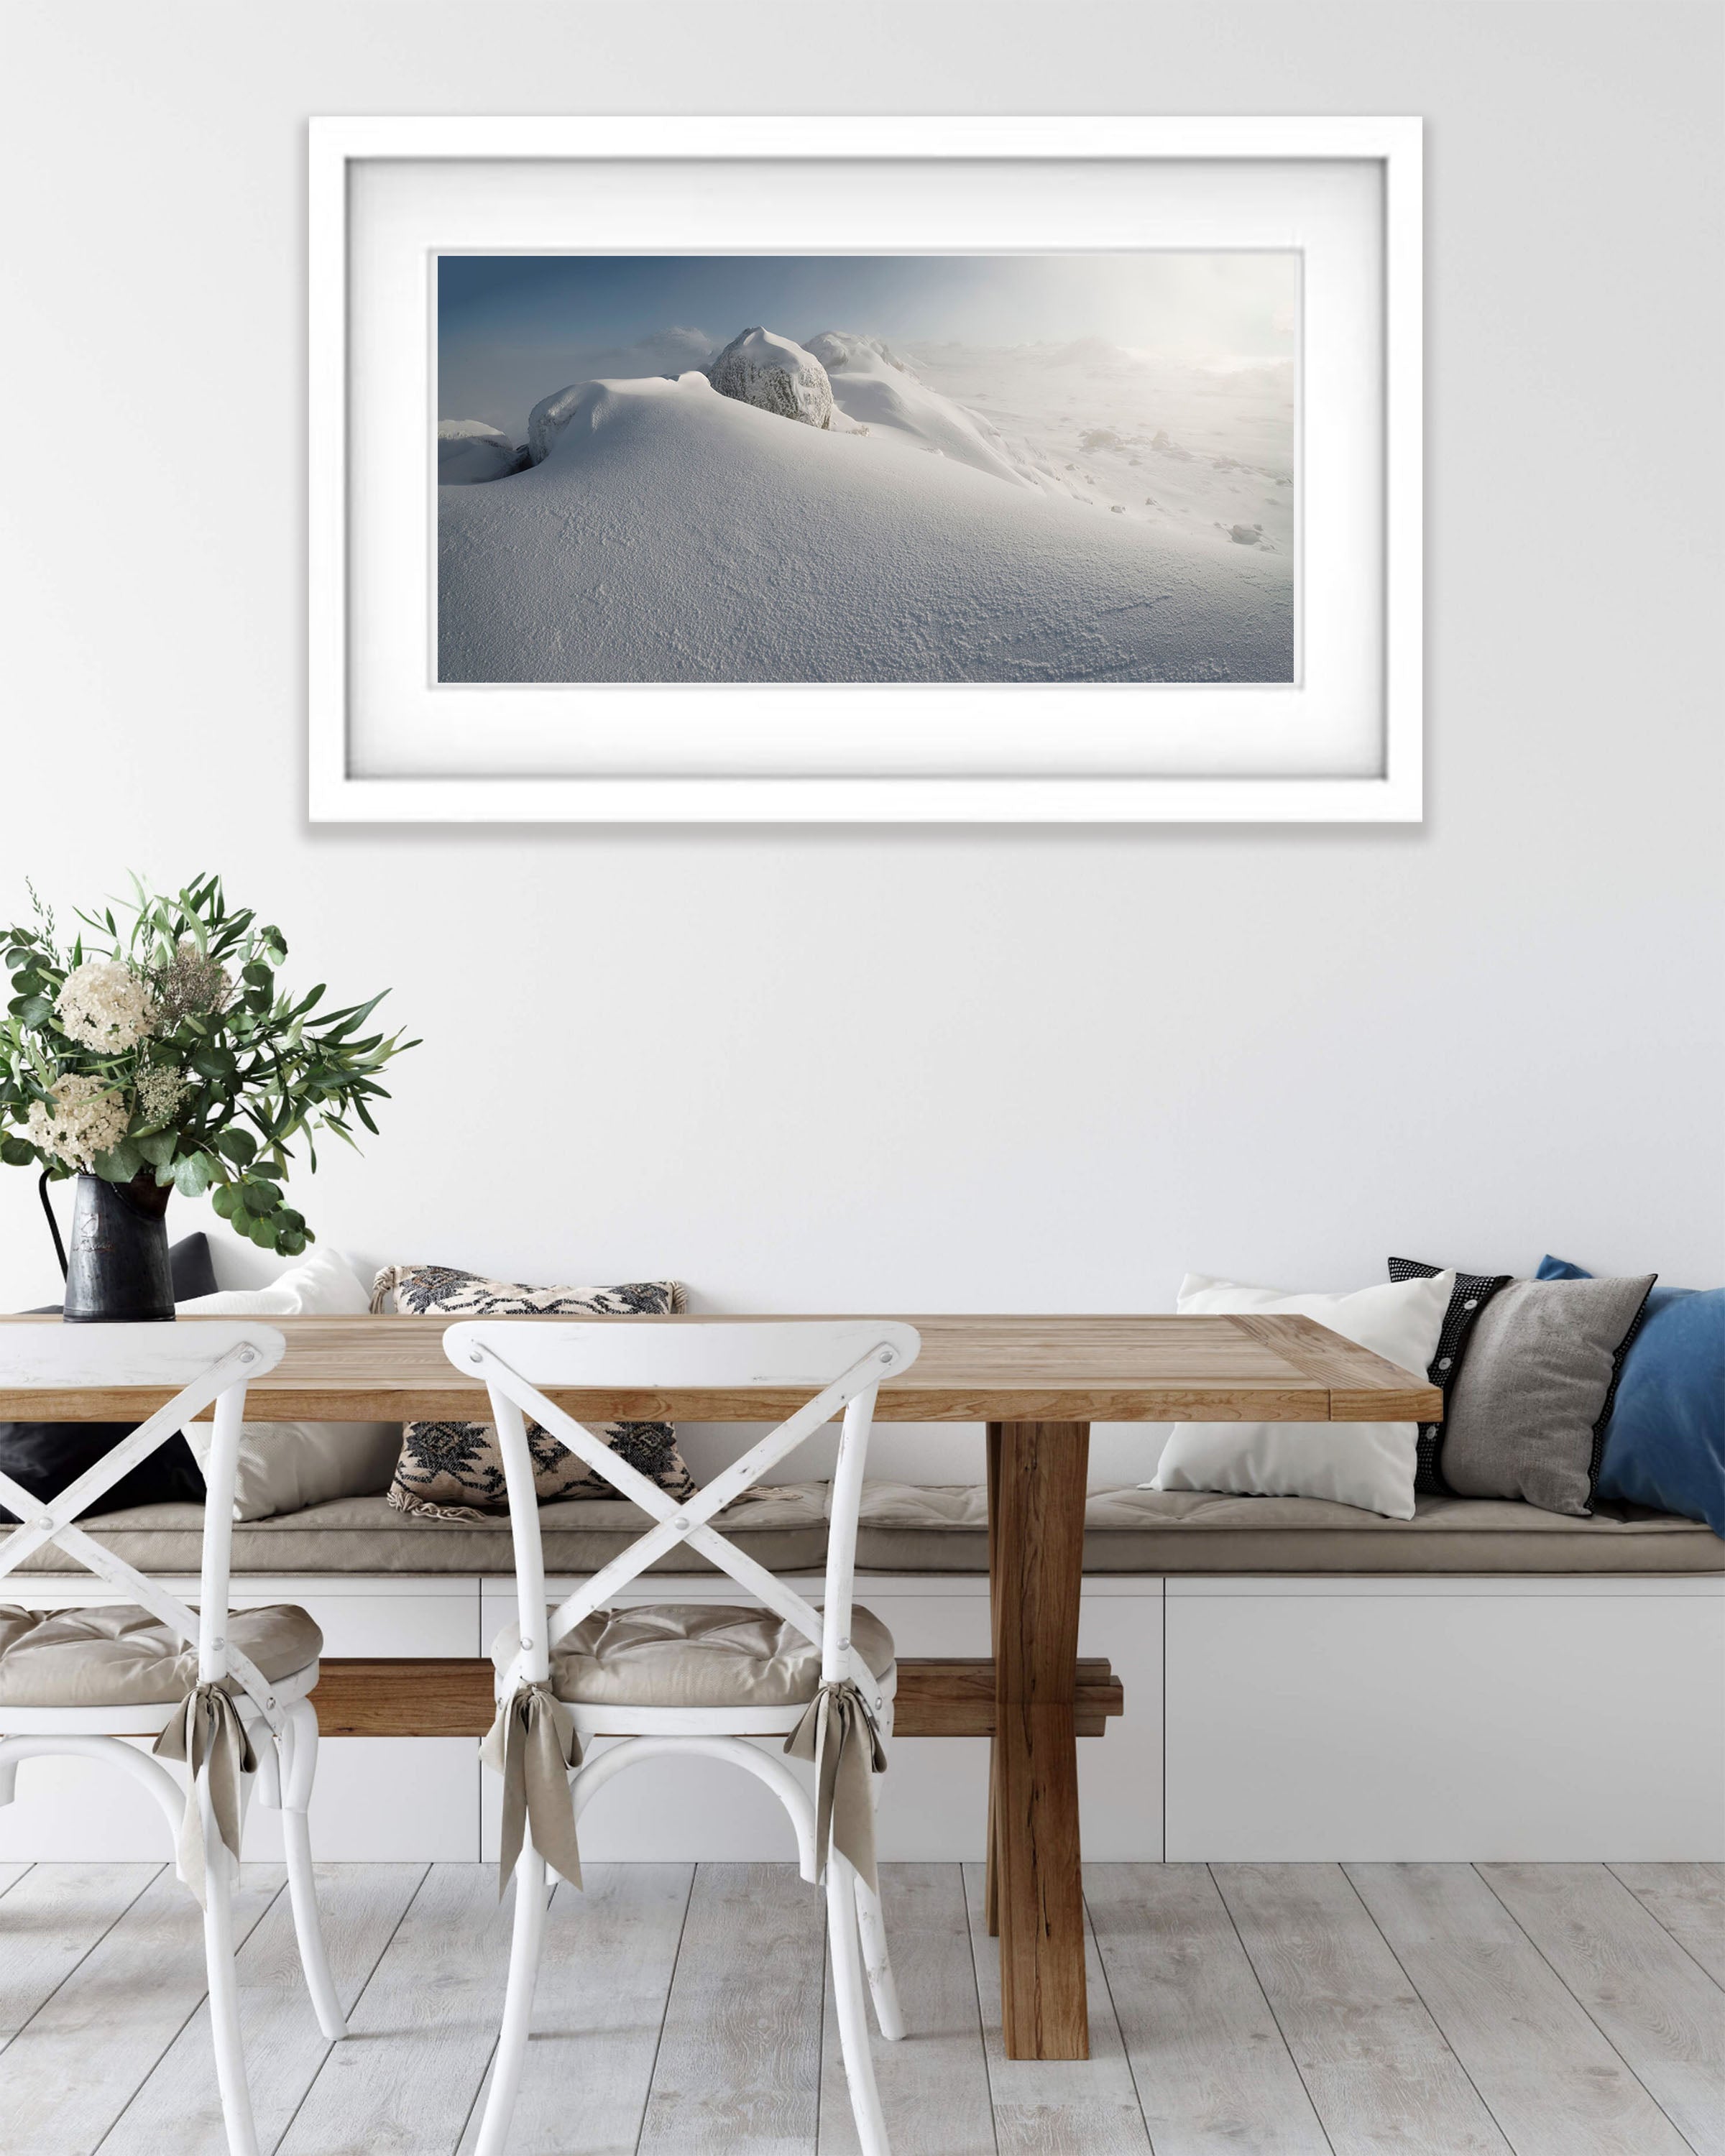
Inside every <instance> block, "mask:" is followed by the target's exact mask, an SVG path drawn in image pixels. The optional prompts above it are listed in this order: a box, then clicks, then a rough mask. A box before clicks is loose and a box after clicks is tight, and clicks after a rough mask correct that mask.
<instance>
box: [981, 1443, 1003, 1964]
mask: <svg viewBox="0 0 1725 2156" xmlns="http://www.w3.org/2000/svg"><path fill="white" fill-rule="evenodd" d="M999 1517H1000V1425H999V1423H998V1422H991V1423H990V1424H988V1613H989V1615H988V1621H989V1626H990V1631H989V1639H988V1651H989V1653H990V1654H991V1655H999V1652H1000V1637H999V1633H998V1632H996V1631H995V1630H993V1626H994V1625H995V1624H996V1623H997V1622H998V1620H997V1619H996V1617H995V1614H994V1613H995V1611H997V1610H998V1609H999V1607H1000V1597H999V1592H998V1587H999V1581H998V1577H997V1573H998V1565H997V1559H998V1555H999V1547H1000V1542H999V1536H998V1535H997V1534H996V1533H995V1532H994V1522H995V1521H996V1520H998V1519H999ZM998 1666H999V1665H998V1664H997V1667H998ZM998 1758H999V1748H998V1747H997V1746H996V1744H995V1742H994V1739H993V1738H992V1737H991V1738H989V1739H988V1870H987V1871H986V1872H985V1873H984V1875H983V1922H984V1923H986V1924H987V1926H988V1937H989V1938H991V1939H998V1938H999V1936H1000V1866H999V1859H998V1858H997V1857H996V1856H995V1841H994V1821H995V1819H996V1816H997V1811H998V1807H997V1804H996V1801H995V1794H994V1773H995V1764H996V1762H997V1760H998Z"/></svg>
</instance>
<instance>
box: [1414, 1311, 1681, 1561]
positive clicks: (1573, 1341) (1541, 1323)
mask: <svg viewBox="0 0 1725 2156" xmlns="http://www.w3.org/2000/svg"><path fill="white" fill-rule="evenodd" d="M1656 1277H1657V1276H1656V1275H1655V1274H1653V1273H1644V1274H1641V1275H1639V1276H1636V1277H1635V1278H1633V1279H1626V1280H1570V1281H1527V1280H1518V1281H1511V1283H1510V1285H1509V1286H1507V1288H1504V1289H1502V1290H1501V1291H1499V1292H1498V1293H1497V1295H1495V1296H1492V1298H1491V1301H1490V1302H1489V1303H1488V1304H1487V1305H1486V1307H1485V1309H1484V1310H1483V1311H1481V1313H1480V1316H1479V1320H1478V1322H1477V1323H1476V1325H1475V1327H1474V1328H1473V1337H1472V1340H1471V1342H1470V1343H1469V1347H1468V1351H1467V1360H1466V1362H1465V1363H1463V1364H1462V1366H1461V1374H1460V1376H1459V1377H1458V1378H1456V1380H1455V1384H1454V1385H1453V1386H1452V1387H1451V1389H1450V1398H1449V1403H1448V1406H1449V1412H1448V1414H1447V1416H1446V1417H1445V1423H1444V1443H1443V1451H1442V1454H1441V1466H1442V1470H1443V1476H1444V1480H1445V1482H1447V1483H1448V1484H1449V1486H1450V1489H1452V1490H1453V1491H1455V1494H1456V1496H1460V1497H1520V1498H1523V1499H1525V1500H1526V1501H1527V1503H1528V1504H1530V1505H1538V1507H1540V1509H1541V1510H1542V1511H1543V1512H1567V1513H1569V1514H1572V1515H1574V1517H1578V1518H1585V1517H1587V1516H1588V1514H1589V1513H1590V1512H1592V1510H1593V1500H1594V1485H1595V1483H1596V1482H1597V1481H1598V1479H1599V1455H1600V1453H1601V1450H1603V1447H1604V1437H1605V1425H1606V1424H1607V1423H1608V1422H1609V1420H1610V1417H1611V1400H1612V1395H1613V1394H1614V1393H1615V1391H1616V1389H1617V1381H1618V1373H1619V1372H1620V1370H1621V1368H1622V1367H1623V1360H1624V1357H1625V1354H1626V1353H1627V1352H1628V1349H1629V1345H1630V1341H1631V1340H1632V1339H1633V1338H1634V1337H1635V1330H1636V1327H1638V1326H1639V1325H1640V1322H1641V1317H1642V1312H1643V1311H1644V1309H1645V1306H1646V1301H1647V1294H1648V1291H1649V1290H1650V1289H1651V1287H1652V1286H1653V1283H1654V1281H1655V1279H1656Z"/></svg>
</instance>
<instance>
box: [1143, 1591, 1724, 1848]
mask: <svg viewBox="0 0 1725 2156" xmlns="http://www.w3.org/2000/svg"><path fill="white" fill-rule="evenodd" d="M1167 1621H1168V1675H1167V1687H1168V1699H1167V1789H1168V1859H1169V1861H1183V1860H1191V1861H1198V1860H1204V1861H1230V1862H1251V1861H1263V1862H1271V1861H1295V1862H1298V1861H1322V1860H1326V1859H1331V1858H1337V1859H1347V1860H1355V1861H1360V1862H1383V1863H1390V1862H1396V1861H1425V1862H1445V1861H1455V1862H1461V1861H1470V1860H1474V1859H1506V1860H1515V1859H1520V1860H1523V1861H1529V1862H1538V1861H1543V1862H1552V1863H1555V1862H1583V1861H1592V1860H1599V1859H1607V1860H1609V1859H1616V1860H1619V1861H1639V1862H1655V1861H1662V1860H1681V1859H1707V1858H1718V1857H1722V1856H1725V1580H1720V1579H1717V1578H1694V1579H1688V1578H1673V1579H1662V1580H1661V1579H1646V1580H1641V1579H1479V1580H1471V1579H1421V1580H1414V1579H1377V1580H1368V1579H1329V1580H1322V1579H1233V1580H1229V1579H1195V1578H1186V1579H1171V1580H1169V1582H1168V1599H1167ZM1131 1681H1132V1678H1131V1674H1130V1672H1128V1674H1127V1685H1128V1687H1130V1685H1131Z"/></svg>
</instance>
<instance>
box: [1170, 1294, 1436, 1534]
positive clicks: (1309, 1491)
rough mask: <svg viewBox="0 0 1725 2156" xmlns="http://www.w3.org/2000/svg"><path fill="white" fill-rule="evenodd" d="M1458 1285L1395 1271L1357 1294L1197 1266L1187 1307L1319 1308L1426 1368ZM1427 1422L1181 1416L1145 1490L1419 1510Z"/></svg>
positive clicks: (1389, 1352)
mask: <svg viewBox="0 0 1725 2156" xmlns="http://www.w3.org/2000/svg"><path fill="white" fill-rule="evenodd" d="M1454 1286H1455V1274H1454V1273H1452V1272H1449V1273H1435V1274H1434V1275H1433V1276H1432V1277H1431V1278H1430V1280H1411V1281H1389V1282H1386V1283H1385V1284H1384V1286H1382V1287H1364V1288H1361V1289H1360V1290H1359V1291H1358V1293H1356V1294H1353V1295H1288V1294H1284V1293H1283V1291H1281V1289H1280V1288H1273V1287H1245V1286H1241V1285H1240V1282H1239V1281H1223V1280H1210V1279H1209V1278H1207V1277H1206V1276H1204V1274H1203V1273H1188V1274H1187V1276H1186V1278H1185V1280H1184V1281H1183V1282H1182V1283H1181V1287H1180V1294H1179V1301H1178V1305H1177V1307H1178V1310H1179V1312H1180V1314H1181V1316H1182V1317H1188V1316H1189V1315H1191V1314H1192V1313H1193V1312H1208V1311H1216V1312H1240V1311H1263V1312H1276V1314H1278V1315H1280V1316H1282V1317H1313V1318H1316V1319H1317V1322H1318V1323H1319V1324H1320V1325H1327V1326H1328V1327H1329V1328H1330V1330H1331V1332H1339V1333H1340V1334H1341V1335H1342V1337H1343V1339H1344V1340H1352V1341H1353V1342H1354V1343H1355V1344H1356V1345H1357V1346H1358V1347H1369V1348H1370V1349H1371V1350H1372V1352H1373V1354H1376V1355H1383V1356H1385V1357H1387V1358H1388V1359H1389V1361H1390V1362H1392V1363H1400V1365H1401V1367H1402V1368H1404V1370H1411V1371H1413V1372H1414V1373H1416V1374H1418V1375H1420V1376H1423V1375H1424V1374H1425V1368H1426V1366H1427V1364H1428V1363H1430V1361H1431V1358H1432V1357H1433V1356H1434V1355H1435V1354H1436V1353H1437V1343H1438V1334H1439V1333H1440V1332H1441V1331H1442V1329H1443V1323H1444V1313H1445V1311H1446V1310H1447V1309H1448V1308H1449V1306H1450V1290H1451V1289H1452V1288H1453V1287H1454ZM1418 1435H1419V1431H1418V1427H1417V1425H1416V1424H1413V1423H1410V1422H1255V1423H1242V1422H1182V1423H1176V1424H1175V1425H1174V1428H1173V1433H1172V1434H1171V1435H1170V1436H1169V1438H1168V1445H1167V1446H1166V1448H1165V1449H1164V1450H1163V1455H1162V1460H1161V1462H1160V1464H1159V1465H1158V1468H1157V1470H1156V1474H1155V1476H1154V1478H1153V1480H1152V1481H1148V1482H1144V1483H1141V1484H1140V1485H1139V1487H1140V1488H1141V1489H1145V1490H1225V1491H1230V1493H1232V1494H1234V1495H1236V1496H1262V1497H1327V1498H1330V1499H1331V1500H1332V1501H1334V1502H1335V1503H1337V1504H1339V1505H1358V1507H1360V1508H1361V1509H1362V1510H1363V1511H1364V1512H1381V1513H1383V1514H1384V1517H1386V1518H1388V1519H1392V1520H1411V1519H1412V1518H1413V1517H1414V1455H1415V1449H1416V1440H1417V1439H1418Z"/></svg>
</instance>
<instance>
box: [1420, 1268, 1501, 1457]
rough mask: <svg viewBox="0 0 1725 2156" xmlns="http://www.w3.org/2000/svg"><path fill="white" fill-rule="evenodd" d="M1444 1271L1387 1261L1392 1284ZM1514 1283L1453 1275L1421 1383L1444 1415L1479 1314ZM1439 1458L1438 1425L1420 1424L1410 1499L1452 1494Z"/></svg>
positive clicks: (1494, 1277)
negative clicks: (1433, 1390)
mask: <svg viewBox="0 0 1725 2156" xmlns="http://www.w3.org/2000/svg"><path fill="white" fill-rule="evenodd" d="M1443 1270H1445V1268H1444V1267H1443V1266H1442V1265H1422V1264H1421V1263H1420V1260H1418V1259H1417V1258H1392V1259H1391V1260H1389V1277H1390V1278H1391V1280H1393V1281H1406V1280H1431V1279H1433V1278H1434V1277H1435V1276H1436V1275H1437V1274H1439V1273H1440V1272H1442V1271H1443ZM1514 1278H1515V1275H1514V1274H1513V1273H1460V1272H1459V1273H1457V1274H1456V1276H1455V1287H1454V1289H1453V1290H1452V1291H1451V1293H1450V1306H1449V1308H1448V1309H1447V1310H1446V1311H1445V1312H1444V1324H1443V1330H1442V1331H1441V1332H1440V1333H1439V1334H1438V1344H1437V1353H1436V1354H1435V1355H1434V1356H1433V1357H1432V1358H1431V1361H1430V1363H1428V1364H1427V1365H1426V1371H1425V1377H1426V1382H1427V1383H1429V1384H1433V1385H1435V1386H1436V1387H1437V1389H1438V1390H1439V1391H1440V1393H1441V1394H1443V1396H1444V1411H1445V1414H1446V1415H1447V1414H1448V1412H1449V1407H1450V1388H1451V1387H1452V1386H1453V1385H1454V1384H1455V1380H1456V1379H1457V1378H1459V1377H1460V1376H1461V1364H1462V1361H1463V1359H1464V1358H1465V1357H1466V1353H1467V1343H1468V1341H1469V1339H1470V1338H1471V1336H1472V1332H1473V1328H1474V1327H1475V1326H1476V1324H1477V1323H1478V1322H1479V1316H1480V1312H1481V1311H1482V1310H1483V1309H1484V1308H1485V1306H1486V1304H1487V1303H1488V1302H1489V1301H1491V1298H1492V1296H1494V1295H1497V1294H1498V1293H1499V1292H1500V1291H1502V1289H1504V1288H1507V1286H1509V1284H1510V1282H1511V1281H1512V1280H1513V1279H1514ZM1443 1455H1444V1425H1443V1424H1442V1423H1440V1422H1423V1423H1421V1424H1420V1435H1419V1438H1418V1440H1417V1442H1416V1446H1415V1452H1414V1496H1416V1497H1447V1496H1450V1495H1451V1494H1452V1493H1451V1491H1450V1486H1449V1484H1448V1483H1447V1482H1445V1480H1444V1460H1443Z"/></svg>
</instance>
